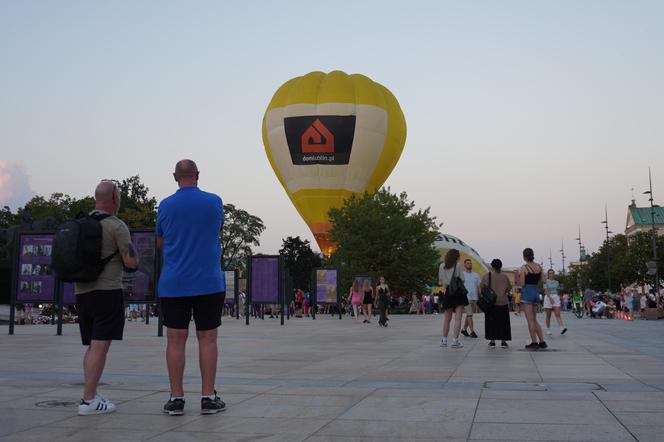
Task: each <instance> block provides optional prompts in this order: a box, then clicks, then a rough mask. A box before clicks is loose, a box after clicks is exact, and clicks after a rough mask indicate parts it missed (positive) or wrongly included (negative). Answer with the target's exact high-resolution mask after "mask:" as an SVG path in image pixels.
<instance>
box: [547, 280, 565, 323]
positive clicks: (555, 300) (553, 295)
mask: <svg viewBox="0 0 664 442" xmlns="http://www.w3.org/2000/svg"><path fill="white" fill-rule="evenodd" d="M559 287H560V283H559V282H558V281H556V272H554V271H553V269H549V271H547V272H546V281H544V312H545V313H546V334H547V335H548V336H551V311H552V310H553V313H554V314H555V315H556V322H557V323H558V330H559V331H560V334H561V335H564V334H565V333H566V332H567V327H565V326H564V325H563V319H562V318H561V317H560V306H561V303H560V294H559V293H558V288H559Z"/></svg>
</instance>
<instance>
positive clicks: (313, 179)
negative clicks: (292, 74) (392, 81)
mask: <svg viewBox="0 0 664 442" xmlns="http://www.w3.org/2000/svg"><path fill="white" fill-rule="evenodd" d="M405 141H406V120H405V119H404V116H403V113H402V112H401V108H400V107H399V103H398V102H397V99H396V98H395V97H394V95H392V93H391V92H390V91H389V90H387V88H385V87H384V86H382V85H380V84H378V83H376V82H374V81H372V80H371V79H370V78H368V77H365V76H364V75H360V74H351V75H348V74H346V73H345V72H341V71H333V72H330V73H328V74H326V73H324V72H311V73H309V74H306V75H304V76H302V77H296V78H293V79H291V80H289V81H287V82H286V83H284V84H283V85H282V86H281V87H280V88H279V89H278V90H277V92H276V93H275V94H274V96H273V97H272V101H270V104H269V106H268V107H267V110H266V111H265V116H264V117H263V144H264V145H265V152H266V153H267V157H268V160H269V161H270V164H271V165H272V169H273V170H274V173H275V174H276V175H277V177H278V178H279V181H280V182H281V185H282V186H283V187H284V189H285V190H286V193H287V194H288V196H289V198H290V199H291V201H292V202H293V205H295V208H296V209H297V211H298V212H299V213H300V215H301V216H302V218H303V219H304V221H305V222H306V223H307V224H308V225H309V228H310V229H311V231H312V233H313V234H314V237H315V238H316V241H317V242H318V246H319V247H320V249H321V251H322V252H323V253H325V254H326V255H330V254H331V253H332V252H333V251H334V249H335V244H334V243H333V241H332V240H331V238H330V236H329V230H330V228H331V224H330V221H329V219H328V212H329V210H330V209H331V208H333V207H341V206H342V205H343V202H344V200H345V199H346V198H348V197H349V196H350V195H352V194H354V193H363V192H364V191H369V192H374V191H376V190H377V189H378V188H380V186H382V185H383V183H384V182H385V180H386V179H387V177H388V176H389V175H390V173H391V172H392V170H393V169H394V166H396V164H397V161H399V157H400V156H401V152H402V151H403V147H404V143H405Z"/></svg>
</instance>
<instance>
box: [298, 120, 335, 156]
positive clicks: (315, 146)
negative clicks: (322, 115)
mask: <svg viewBox="0 0 664 442" xmlns="http://www.w3.org/2000/svg"><path fill="white" fill-rule="evenodd" d="M301 144H302V153H334V134H333V133H332V132H330V130H329V129H328V128H327V126H325V125H324V124H323V123H322V122H321V121H320V119H318V118H316V121H314V122H313V123H312V124H311V126H309V127H308V128H307V130H305V131H304V133H303V134H302V139H301Z"/></svg>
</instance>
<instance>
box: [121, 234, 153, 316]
mask: <svg viewBox="0 0 664 442" xmlns="http://www.w3.org/2000/svg"><path fill="white" fill-rule="evenodd" d="M131 242H132V243H133V244H134V247H136V251H137V252H138V259H139V261H138V270H137V271H135V272H132V273H126V272H125V273H123V274H122V287H123V292H124V296H125V299H126V300H127V302H130V303H134V302H146V301H152V300H154V282H155V274H154V269H155V254H156V250H155V237H154V232H152V231H149V232H140V231H138V232H132V233H131Z"/></svg>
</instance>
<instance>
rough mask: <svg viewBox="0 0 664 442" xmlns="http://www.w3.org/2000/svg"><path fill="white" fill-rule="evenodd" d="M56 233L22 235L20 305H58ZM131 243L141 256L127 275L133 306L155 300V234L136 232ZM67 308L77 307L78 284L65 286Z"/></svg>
mask: <svg viewBox="0 0 664 442" xmlns="http://www.w3.org/2000/svg"><path fill="white" fill-rule="evenodd" d="M53 236H54V235H53V233H34V234H31V233H28V234H26V233H22V234H21V235H20V241H19V242H20V244H19V257H18V275H17V281H18V283H17V293H16V302H21V303H24V302H30V303H34V302H47V303H56V302H57V299H56V296H55V293H56V284H57V280H56V278H55V274H54V273H53V270H52V268H51V255H52V252H53ZM131 239H132V242H133V243H134V246H135V247H136V250H137V252H138V256H139V260H140V261H139V267H138V270H137V271H136V272H134V273H124V274H123V276H122V285H123V290H124V295H125V298H126V299H127V300H128V301H129V302H145V301H151V300H153V299H154V278H155V274H154V268H155V238H154V232H151V231H150V232H141V231H137V232H132V233H131ZM62 296H63V304H64V305H72V304H75V303H76V296H75V294H74V284H73V283H64V284H63V292H62Z"/></svg>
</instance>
